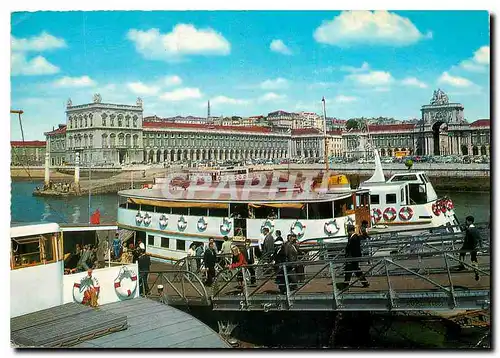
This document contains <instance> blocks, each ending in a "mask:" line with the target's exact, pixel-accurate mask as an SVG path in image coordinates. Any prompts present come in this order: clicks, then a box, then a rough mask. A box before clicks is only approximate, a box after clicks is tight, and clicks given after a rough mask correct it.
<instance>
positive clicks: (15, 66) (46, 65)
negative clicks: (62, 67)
mask: <svg viewBox="0 0 500 358" xmlns="http://www.w3.org/2000/svg"><path fill="white" fill-rule="evenodd" d="M10 61H11V63H10V66H11V68H10V71H11V75H12V76H17V75H20V76H37V75H52V74H54V73H58V72H59V67H57V66H56V65H53V64H52V63H50V62H49V61H47V59H45V57H43V56H36V57H34V58H31V59H27V58H26V56H25V55H24V54H23V53H14V52H13V53H12V54H11V57H10Z"/></svg>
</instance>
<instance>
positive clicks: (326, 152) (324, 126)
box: [321, 96, 329, 171]
mask: <svg viewBox="0 0 500 358" xmlns="http://www.w3.org/2000/svg"><path fill="white" fill-rule="evenodd" d="M321 101H322V102H323V138H324V141H325V147H324V154H325V170H327V171H328V167H329V165H328V151H327V145H326V101H325V97H324V96H323V99H322V100H321Z"/></svg>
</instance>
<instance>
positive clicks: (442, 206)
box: [439, 200, 447, 214]
mask: <svg viewBox="0 0 500 358" xmlns="http://www.w3.org/2000/svg"><path fill="white" fill-rule="evenodd" d="M439 207H440V209H441V212H442V213H443V214H444V213H446V209H447V208H446V200H440V201H439Z"/></svg>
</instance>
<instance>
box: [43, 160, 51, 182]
mask: <svg viewBox="0 0 500 358" xmlns="http://www.w3.org/2000/svg"><path fill="white" fill-rule="evenodd" d="M49 165H50V154H49V153H45V180H44V183H45V185H49V181H50V168H49Z"/></svg>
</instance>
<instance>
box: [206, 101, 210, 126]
mask: <svg viewBox="0 0 500 358" xmlns="http://www.w3.org/2000/svg"><path fill="white" fill-rule="evenodd" d="M209 120H210V100H208V107H207V121H209Z"/></svg>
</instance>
